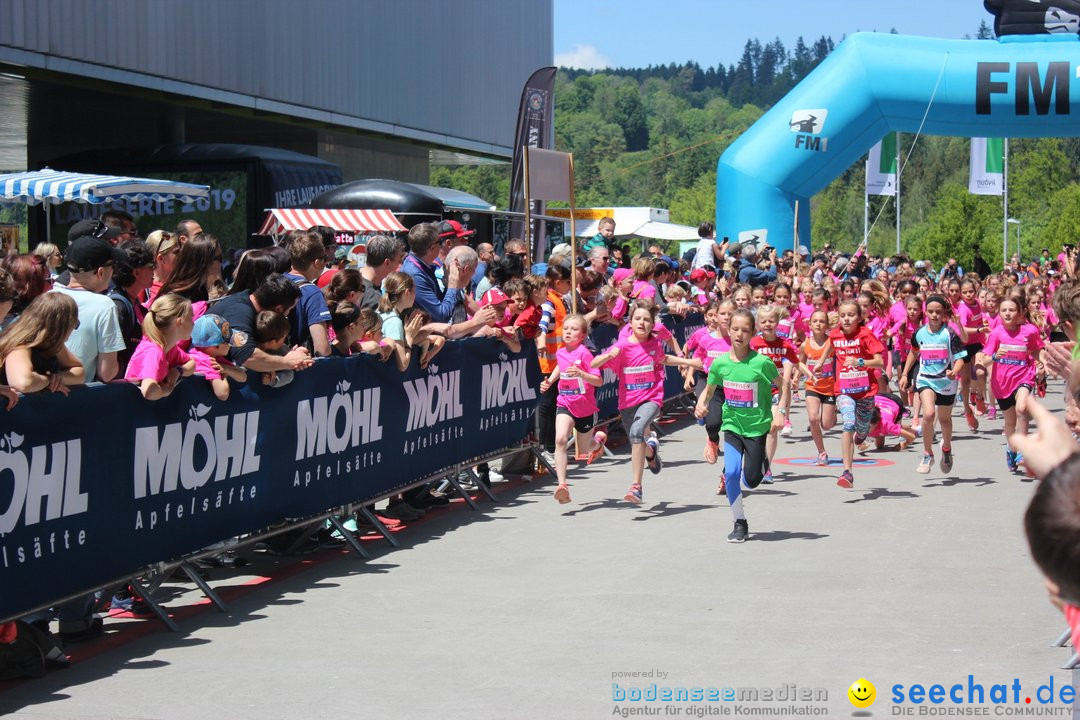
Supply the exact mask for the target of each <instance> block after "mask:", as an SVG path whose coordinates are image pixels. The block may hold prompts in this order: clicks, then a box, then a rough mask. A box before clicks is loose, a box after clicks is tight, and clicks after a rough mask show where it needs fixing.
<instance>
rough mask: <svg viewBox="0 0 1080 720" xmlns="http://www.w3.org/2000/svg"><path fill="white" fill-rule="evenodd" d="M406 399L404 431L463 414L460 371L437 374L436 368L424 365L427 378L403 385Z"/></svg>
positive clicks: (452, 418)
mask: <svg viewBox="0 0 1080 720" xmlns="http://www.w3.org/2000/svg"><path fill="white" fill-rule="evenodd" d="M404 387H405V394H406V395H408V396H409V420H408V422H407V423H406V425H405V432H412V431H414V430H422V429H424V428H429V427H431V426H433V425H435V424H437V423H440V422H444V421H446V420H456V419H457V418H459V417H462V416H463V415H464V414H465V408H463V407H462V405H461V371H460V370H452V371H450V372H447V373H443V374H442V375H440V374H439V367H438V365H434V364H432V365H428V376H427V377H426V378H424V377H420V378H417V379H415V380H408V381H406V382H405V383H404Z"/></svg>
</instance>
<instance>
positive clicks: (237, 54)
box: [0, 0, 554, 203]
mask: <svg viewBox="0 0 1080 720" xmlns="http://www.w3.org/2000/svg"><path fill="white" fill-rule="evenodd" d="M553 12H554V11H553V0H514V2H505V1H504V0H452V1H451V0H307V2H303V3H297V2H293V1H291V0H172V1H166V0H0V96H2V97H3V98H4V102H3V103H0V106H2V107H0V170H2V171H12V170H22V169H36V168H39V167H41V166H42V165H44V164H46V163H47V162H48V161H49V160H50V159H52V158H55V157H60V156H63V155H67V154H71V153H76V152H81V151H84V150H90V149H98V148H109V147H133V146H147V145H159V144H172V143H185V142H186V143H214V142H225V143H245V144H255V145H269V146H272V147H279V148H283V149H287V150H293V151H296V152H301V153H305V154H309V155H315V156H318V157H320V158H323V159H325V160H329V161H331V162H334V163H337V164H339V165H341V166H342V169H343V171H344V176H345V179H346V180H353V179H358V178H365V177H385V178H392V179H399V180H407V181H413V182H426V181H427V179H428V166H429V153H430V152H431V151H433V150H438V151H451V152H457V153H467V154H470V155H477V156H481V157H487V158H495V159H509V157H510V154H511V149H510V146H511V144H512V142H513V133H514V123H515V119H516V115H517V109H518V102H519V98H520V95H521V89H522V86H523V84H524V82H525V81H526V80H527V79H528V77H529V75H530V74H531V73H532V72H533V71H534V70H535V69H537V68H539V67H543V66H546V65H550V64H552V58H553V53H554V50H553V39H552V33H553V30H552V25H553ZM492 200H493V201H495V202H500V203H501V202H505V200H503V199H502V198H493V199H492Z"/></svg>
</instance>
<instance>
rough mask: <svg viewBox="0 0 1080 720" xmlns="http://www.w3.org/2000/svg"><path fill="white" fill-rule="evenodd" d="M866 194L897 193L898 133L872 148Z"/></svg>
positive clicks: (887, 136)
mask: <svg viewBox="0 0 1080 720" xmlns="http://www.w3.org/2000/svg"><path fill="white" fill-rule="evenodd" d="M866 194H867V195H896V133H889V134H888V135H886V136H885V138H884V139H882V140H881V142H879V143H878V144H877V145H875V146H874V147H872V148H870V155H869V157H867V158H866Z"/></svg>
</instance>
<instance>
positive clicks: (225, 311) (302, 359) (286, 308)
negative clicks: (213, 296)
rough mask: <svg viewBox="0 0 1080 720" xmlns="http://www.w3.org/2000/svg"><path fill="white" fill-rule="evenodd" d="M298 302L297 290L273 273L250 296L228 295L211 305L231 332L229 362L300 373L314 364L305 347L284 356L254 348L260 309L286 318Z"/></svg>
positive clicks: (283, 278) (265, 369)
mask: <svg viewBox="0 0 1080 720" xmlns="http://www.w3.org/2000/svg"><path fill="white" fill-rule="evenodd" d="M299 299H300V288H298V287H297V286H296V284H295V283H293V282H292V281H291V280H289V279H288V278H286V277H285V276H284V275H280V274H278V273H274V274H272V275H269V276H268V277H267V278H266V280H264V281H263V282H262V284H261V285H259V287H258V288H256V289H255V292H253V293H250V294H244V293H237V294H235V295H228V296H226V297H225V298H223V299H222V300H220V301H218V302H217V303H216V304H215V305H214V313H215V314H216V315H220V316H221V317H222V319H224V320H226V321H228V323H229V327H231V328H232V331H233V339H232V346H231V347H230V348H229V360H231V361H232V363H233V364H234V365H237V366H240V367H244V368H247V369H248V370H251V371H254V372H274V371H276V370H303V369H305V368H308V367H310V366H311V363H312V362H313V361H312V359H311V355H310V353H308V351H307V349H306V348H303V347H299V346H297V347H294V348H292V349H291V350H289V351H288V352H287V353H286V354H285V355H282V356H278V355H271V354H269V353H266V352H264V351H262V350H259V349H258V348H256V347H255V319H256V317H257V316H258V314H259V313H260V312H262V311H263V310H273V311H275V312H277V313H280V314H281V315H288V314H289V312H290V311H291V310H292V309H293V307H294V306H295V305H296V301H297V300H299Z"/></svg>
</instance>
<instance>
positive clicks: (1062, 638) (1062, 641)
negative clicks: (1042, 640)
mask: <svg viewBox="0 0 1080 720" xmlns="http://www.w3.org/2000/svg"><path fill="white" fill-rule="evenodd" d="M1070 634H1071V632H1070V630H1069V628H1065V629H1064V630H1063V631H1062V633H1061V634H1060V635H1058V639H1057V640H1055V641H1054V644H1053V645H1051V646H1050V647H1065V646H1066V645H1068V644H1069V635H1070Z"/></svg>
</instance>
